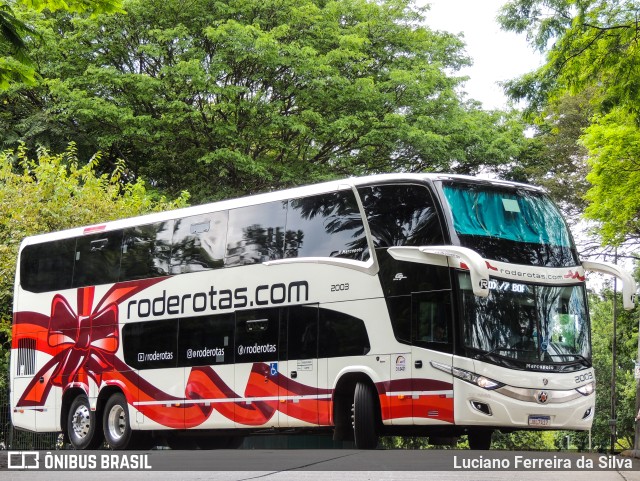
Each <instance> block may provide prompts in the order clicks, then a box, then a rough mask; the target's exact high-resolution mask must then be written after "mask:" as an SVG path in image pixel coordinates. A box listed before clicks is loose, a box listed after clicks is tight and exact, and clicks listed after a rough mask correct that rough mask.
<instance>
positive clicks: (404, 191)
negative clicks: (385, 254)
mask: <svg viewBox="0 0 640 481" xmlns="http://www.w3.org/2000/svg"><path fill="white" fill-rule="evenodd" d="M358 192H359V193H360V197H361V199H362V204H363V206H364V210H365V213H366V216H367V220H368V221H369V228H370V229H371V235H372V237H373V242H374V245H375V247H376V248H379V247H393V246H404V245H407V246H420V245H437V244H442V243H443V235H442V227H441V225H440V220H439V218H438V213H437V211H436V209H435V206H434V203H433V199H432V197H431V193H430V192H429V190H428V189H427V187H425V186H421V185H414V184H395V185H376V186H372V187H361V188H360V189H358Z"/></svg>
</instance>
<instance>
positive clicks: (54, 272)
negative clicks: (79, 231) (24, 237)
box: [20, 239, 76, 292]
mask: <svg viewBox="0 0 640 481" xmlns="http://www.w3.org/2000/svg"><path fill="white" fill-rule="evenodd" d="M75 251H76V240H75V239H62V240H57V241H52V242H45V243H43V244H32V245H28V246H26V247H25V248H24V249H23V250H22V253H21V255H20V284H21V285H22V287H23V289H26V290H28V291H31V292H48V291H61V290H63V289H70V288H71V281H72V276H73V263H74V256H75Z"/></svg>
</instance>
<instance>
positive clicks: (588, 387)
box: [576, 382, 595, 396]
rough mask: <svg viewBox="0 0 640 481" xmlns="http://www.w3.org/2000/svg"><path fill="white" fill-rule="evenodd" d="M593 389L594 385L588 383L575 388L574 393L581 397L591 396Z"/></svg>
mask: <svg viewBox="0 0 640 481" xmlns="http://www.w3.org/2000/svg"><path fill="white" fill-rule="evenodd" d="M594 388H595V385H594V383H593V382H590V383H589V384H585V385H584V386H580V387H577V388H576V391H578V392H579V393H580V394H582V395H583V396H588V395H589V394H593V391H594Z"/></svg>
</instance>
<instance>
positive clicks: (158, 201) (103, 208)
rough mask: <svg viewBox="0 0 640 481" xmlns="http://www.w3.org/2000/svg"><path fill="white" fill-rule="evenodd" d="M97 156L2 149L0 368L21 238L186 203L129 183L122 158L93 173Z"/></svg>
mask: <svg viewBox="0 0 640 481" xmlns="http://www.w3.org/2000/svg"><path fill="white" fill-rule="evenodd" d="M99 161H100V154H96V155H95V156H93V157H92V158H91V159H90V161H89V162H84V163H83V165H81V162H80V159H79V158H78V156H77V153H76V150H75V147H74V146H73V145H71V146H69V147H68V148H67V150H66V151H65V152H64V153H62V154H51V153H50V152H48V151H46V150H44V149H41V150H39V151H38V155H37V158H35V159H33V158H29V157H28V156H27V153H26V149H24V148H19V149H16V150H13V151H11V150H7V151H4V152H0V343H1V346H0V369H5V368H7V366H8V364H7V363H8V353H9V348H10V341H11V340H10V337H9V333H10V331H11V328H10V325H11V318H12V304H13V281H14V279H15V269H16V261H17V257H18V249H19V246H20V242H21V241H22V239H23V238H24V237H26V236H30V235H36V234H40V233H43V232H50V231H57V230H63V229H67V228H71V227H76V226H81V225H90V224H95V223H98V222H105V221H108V220H113V219H116V218H122V217H131V216H135V215H140V214H143V213H147V212H151V211H157V210H165V209H170V208H177V207H182V206H184V205H186V202H187V200H188V195H187V194H186V193H183V194H182V196H181V197H179V198H177V199H176V200H174V201H167V200H166V199H165V198H164V197H160V196H158V195H156V194H154V193H153V191H150V190H148V189H147V188H146V186H145V184H144V182H143V181H142V179H138V180H136V181H135V182H127V181H126V180H124V179H123V174H124V173H125V172H126V167H125V165H124V164H123V163H119V164H118V166H117V167H116V168H115V169H114V170H113V171H112V172H111V174H110V175H107V174H104V175H96V168H97V165H98V163H99ZM5 371H6V369H5V370H4V371H3V372H5Z"/></svg>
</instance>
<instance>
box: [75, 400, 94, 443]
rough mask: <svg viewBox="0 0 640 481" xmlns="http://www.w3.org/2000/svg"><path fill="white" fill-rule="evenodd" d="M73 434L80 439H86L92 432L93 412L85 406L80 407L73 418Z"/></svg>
mask: <svg viewBox="0 0 640 481" xmlns="http://www.w3.org/2000/svg"><path fill="white" fill-rule="evenodd" d="M71 426H72V427H73V433H74V434H75V436H76V437H77V438H78V439H84V438H85V437H86V436H87V435H88V434H89V431H91V412H90V411H89V407H88V406H85V405H84V404H82V405H80V406H78V407H77V408H76V410H75V412H74V413H73V416H72V418H71Z"/></svg>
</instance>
